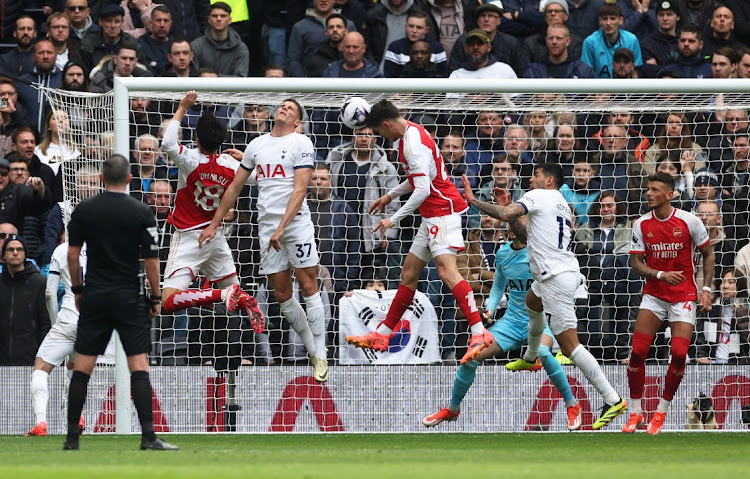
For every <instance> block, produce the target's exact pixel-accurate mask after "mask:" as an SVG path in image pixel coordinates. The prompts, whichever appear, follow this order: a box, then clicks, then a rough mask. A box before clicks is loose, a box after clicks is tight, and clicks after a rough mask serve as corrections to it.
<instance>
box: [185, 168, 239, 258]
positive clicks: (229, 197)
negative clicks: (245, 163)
mask: <svg viewBox="0 0 750 479" xmlns="http://www.w3.org/2000/svg"><path fill="white" fill-rule="evenodd" d="M249 176H250V172H249V171H247V170H246V169H245V168H242V167H240V168H238V169H237V173H235V175H234V180H232V183H231V184H230V185H229V188H227V189H226V191H224V195H223V196H222V197H221V203H219V207H218V208H216V212H215V213H214V217H213V218H212V219H211V224H210V225H208V226H206V227H205V228H204V229H203V231H201V235H200V237H198V247H199V248H200V247H201V246H203V243H210V242H211V240H212V239H214V236H216V230H218V229H219V226H221V220H222V219H223V218H224V216H226V214H227V212H228V211H229V209H230V208H232V206H234V204H235V202H236V201H237V197H238V196H240V192H241V191H242V188H243V187H244V186H245V182H246V181H247V178H248V177H249Z"/></svg>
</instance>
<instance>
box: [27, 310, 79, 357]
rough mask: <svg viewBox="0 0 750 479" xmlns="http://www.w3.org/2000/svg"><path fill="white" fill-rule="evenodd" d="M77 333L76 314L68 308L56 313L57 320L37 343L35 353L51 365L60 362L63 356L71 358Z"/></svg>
mask: <svg viewBox="0 0 750 479" xmlns="http://www.w3.org/2000/svg"><path fill="white" fill-rule="evenodd" d="M77 333H78V315H77V314H76V313H74V312H73V311H70V310H68V309H61V310H60V311H59V312H58V313H57V321H55V324H53V325H52V327H51V328H50V330H49V332H48V333H47V335H46V336H45V337H44V340H42V344H40V345H39V351H37V353H36V355H37V356H38V357H40V358H42V360H43V361H44V362H45V363H49V364H51V365H53V366H59V365H60V364H62V362H63V359H65V357H66V356H67V357H70V359H73V357H74V353H73V346H74V345H75V342H76V335H77Z"/></svg>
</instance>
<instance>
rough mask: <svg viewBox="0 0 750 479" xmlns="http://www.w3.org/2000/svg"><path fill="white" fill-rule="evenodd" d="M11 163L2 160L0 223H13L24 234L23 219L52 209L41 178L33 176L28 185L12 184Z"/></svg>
mask: <svg viewBox="0 0 750 479" xmlns="http://www.w3.org/2000/svg"><path fill="white" fill-rule="evenodd" d="M9 175H10V162H8V160H6V159H5V158H0V223H13V225H15V227H16V228H17V229H18V231H19V232H21V234H23V218H24V217H25V216H38V215H41V214H43V213H44V212H46V211H48V210H49V209H50V208H51V207H52V199H51V196H50V195H48V194H47V191H46V188H45V186H44V182H43V181H42V179H41V178H39V177H36V176H32V177H30V178H29V180H28V183H27V184H26V185H14V184H11V183H10V177H9Z"/></svg>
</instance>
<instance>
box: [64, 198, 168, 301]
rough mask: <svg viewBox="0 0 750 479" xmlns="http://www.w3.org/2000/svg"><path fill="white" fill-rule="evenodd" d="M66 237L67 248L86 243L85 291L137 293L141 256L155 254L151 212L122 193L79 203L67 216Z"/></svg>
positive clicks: (155, 243) (155, 256)
mask: <svg viewBox="0 0 750 479" xmlns="http://www.w3.org/2000/svg"><path fill="white" fill-rule="evenodd" d="M68 238H69V242H70V245H71V246H83V243H84V242H86V245H87V246H86V248H87V249H86V251H87V252H86V254H87V257H88V265H87V271H86V289H88V290H92V289H95V290H104V289H117V288H123V287H125V288H126V290H129V291H131V292H132V291H136V292H137V291H138V286H139V283H138V273H139V272H140V257H141V255H142V256H143V257H144V258H157V257H158V255H159V247H158V245H157V230H156V219H155V218H154V213H153V212H152V211H151V208H149V207H148V205H146V204H145V203H141V202H140V201H138V200H135V199H133V198H131V197H130V196H129V195H126V194H124V193H115V192H109V191H105V192H104V193H101V194H99V195H97V196H94V197H93V198H89V199H86V200H84V201H82V202H81V204H79V205H78V207H76V209H75V210H74V211H73V214H72V215H71V218H70V224H68ZM131 288H133V289H131Z"/></svg>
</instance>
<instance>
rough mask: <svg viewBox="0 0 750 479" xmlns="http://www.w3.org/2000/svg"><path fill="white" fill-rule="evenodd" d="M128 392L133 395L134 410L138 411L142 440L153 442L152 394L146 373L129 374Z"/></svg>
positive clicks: (154, 436) (154, 437)
mask: <svg viewBox="0 0 750 479" xmlns="http://www.w3.org/2000/svg"><path fill="white" fill-rule="evenodd" d="M130 392H131V394H132V395H133V404H135V409H136V411H138V420H139V421H140V422H141V431H142V434H143V438H144V439H145V440H147V441H153V440H155V439H156V434H154V413H153V403H152V397H153V394H152V392H151V382H150V380H149V378H148V371H133V372H132V373H131V374H130Z"/></svg>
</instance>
